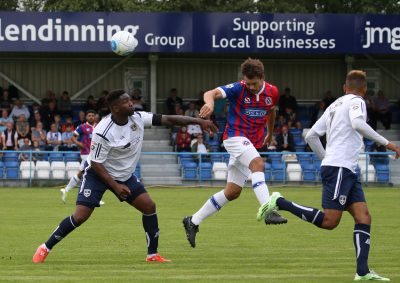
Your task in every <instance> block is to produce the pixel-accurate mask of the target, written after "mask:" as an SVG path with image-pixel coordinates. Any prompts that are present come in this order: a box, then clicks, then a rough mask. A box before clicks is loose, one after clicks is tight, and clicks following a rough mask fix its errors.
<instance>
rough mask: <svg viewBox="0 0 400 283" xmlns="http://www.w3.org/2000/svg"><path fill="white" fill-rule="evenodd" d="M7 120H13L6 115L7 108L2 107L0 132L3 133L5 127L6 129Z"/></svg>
mask: <svg viewBox="0 0 400 283" xmlns="http://www.w3.org/2000/svg"><path fill="white" fill-rule="evenodd" d="M8 122H14V120H13V119H12V118H11V117H9V116H8V111H7V109H3V111H2V112H1V118H0V134H1V133H3V132H4V130H5V129H7V123H8Z"/></svg>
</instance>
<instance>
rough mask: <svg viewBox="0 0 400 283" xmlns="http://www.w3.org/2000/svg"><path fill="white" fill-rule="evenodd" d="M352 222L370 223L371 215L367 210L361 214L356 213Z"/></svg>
mask: <svg viewBox="0 0 400 283" xmlns="http://www.w3.org/2000/svg"><path fill="white" fill-rule="evenodd" d="M354 222H355V223H357V224H367V225H371V223H372V217H371V214H369V212H368V211H365V212H363V213H362V214H357V215H355V216H354Z"/></svg>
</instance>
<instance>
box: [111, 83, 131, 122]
mask: <svg viewBox="0 0 400 283" xmlns="http://www.w3.org/2000/svg"><path fill="white" fill-rule="evenodd" d="M107 104H108V107H109V108H110V111H111V113H112V114H113V115H122V116H130V115H133V113H134V108H133V103H132V99H131V97H130V96H129V94H127V93H126V91H125V90H123V89H116V90H113V91H111V92H110V93H109V94H108V95H107Z"/></svg>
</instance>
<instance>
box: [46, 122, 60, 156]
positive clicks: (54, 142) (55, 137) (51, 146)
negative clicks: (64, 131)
mask: <svg viewBox="0 0 400 283" xmlns="http://www.w3.org/2000/svg"><path fill="white" fill-rule="evenodd" d="M46 140H47V146H46V150H49V151H51V150H58V147H59V146H60V145H61V133H60V132H59V131H57V126H56V124H54V123H52V124H51V125H50V131H49V132H48V133H47V136H46Z"/></svg>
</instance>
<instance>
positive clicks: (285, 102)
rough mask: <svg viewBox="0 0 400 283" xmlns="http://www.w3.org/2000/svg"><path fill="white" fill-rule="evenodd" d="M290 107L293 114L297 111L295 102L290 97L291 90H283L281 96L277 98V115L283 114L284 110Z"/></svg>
mask: <svg viewBox="0 0 400 283" xmlns="http://www.w3.org/2000/svg"><path fill="white" fill-rule="evenodd" d="M288 107H290V108H291V109H292V110H293V112H296V111H297V100H296V98H295V97H294V96H293V95H291V89H290V88H289V87H287V88H285V90H284V92H283V95H281V97H280V98H279V114H281V115H283V114H285V111H286V108H288Z"/></svg>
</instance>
